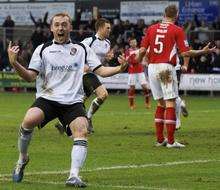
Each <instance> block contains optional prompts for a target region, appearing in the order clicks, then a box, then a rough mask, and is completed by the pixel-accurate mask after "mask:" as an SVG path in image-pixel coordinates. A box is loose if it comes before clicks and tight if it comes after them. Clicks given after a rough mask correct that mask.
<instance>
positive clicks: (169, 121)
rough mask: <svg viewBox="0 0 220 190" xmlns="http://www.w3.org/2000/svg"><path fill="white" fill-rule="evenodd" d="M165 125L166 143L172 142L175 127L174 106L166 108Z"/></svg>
mask: <svg viewBox="0 0 220 190" xmlns="http://www.w3.org/2000/svg"><path fill="white" fill-rule="evenodd" d="M165 125H166V128H167V139H168V143H169V144H173V143H174V133H175V127H176V113H175V108H173V107H168V108H166V113H165Z"/></svg>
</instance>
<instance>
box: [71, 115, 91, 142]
mask: <svg viewBox="0 0 220 190" xmlns="http://www.w3.org/2000/svg"><path fill="white" fill-rule="evenodd" d="M87 127H88V121H87V119H86V118H85V117H78V118H76V119H75V120H74V121H72V122H71V123H70V129H71V131H72V134H73V137H74V138H82V137H87V134H88V131H87Z"/></svg>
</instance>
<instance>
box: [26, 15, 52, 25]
mask: <svg viewBox="0 0 220 190" xmlns="http://www.w3.org/2000/svg"><path fill="white" fill-rule="evenodd" d="M30 17H31V20H32V21H33V23H34V25H35V27H36V28H38V27H40V28H41V29H43V28H49V27H50V24H49V23H48V22H47V18H48V12H46V13H45V15H44V19H43V21H42V19H41V18H39V19H38V20H37V21H36V20H35V18H34V16H33V15H32V13H31V12H30Z"/></svg>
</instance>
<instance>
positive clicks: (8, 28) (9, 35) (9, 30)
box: [2, 15, 15, 40]
mask: <svg viewBox="0 0 220 190" xmlns="http://www.w3.org/2000/svg"><path fill="white" fill-rule="evenodd" d="M14 26H15V22H14V21H13V20H12V18H11V16H10V15H8V16H7V17H6V19H5V21H4V22H3V24H2V27H4V28H5V35H6V39H8V40H13V32H14Z"/></svg>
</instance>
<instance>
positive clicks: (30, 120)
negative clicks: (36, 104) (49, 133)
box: [22, 108, 44, 129]
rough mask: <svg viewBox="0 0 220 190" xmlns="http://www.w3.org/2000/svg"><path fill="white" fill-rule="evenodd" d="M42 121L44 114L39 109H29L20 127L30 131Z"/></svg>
mask: <svg viewBox="0 0 220 190" xmlns="http://www.w3.org/2000/svg"><path fill="white" fill-rule="evenodd" d="M43 119H44V113H43V111H42V110H40V109H39V108H30V109H29V110H28V111H27V113H26V115H25V117H24V119H23V122H22V126H23V127H24V128H27V129H32V128H34V127H35V126H37V125H38V124H40V123H41V122H42V121H43Z"/></svg>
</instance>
